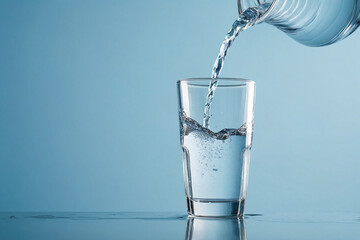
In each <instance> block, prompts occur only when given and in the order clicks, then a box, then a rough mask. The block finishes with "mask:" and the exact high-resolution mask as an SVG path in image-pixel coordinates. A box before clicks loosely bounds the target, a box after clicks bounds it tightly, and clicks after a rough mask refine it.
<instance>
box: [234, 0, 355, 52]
mask: <svg viewBox="0 0 360 240" xmlns="http://www.w3.org/2000/svg"><path fill="white" fill-rule="evenodd" d="M237 1H238V9H239V14H241V13H242V12H243V11H245V10H246V9H247V8H249V7H257V6H259V5H262V4H264V5H265V6H267V10H266V11H265V12H264V13H263V15H262V16H261V17H260V18H259V19H258V20H257V23H260V22H266V23H269V24H271V25H274V26H276V27H277V28H279V29H280V30H282V31H283V32H285V33H286V34H288V35H289V36H290V37H292V38H293V39H295V40H296V41H298V42H300V43H302V44H304V45H307V46H312V47H319V46H326V45H329V44H332V43H335V42H337V41H339V40H341V39H343V38H345V37H347V36H349V35H350V34H351V33H353V32H354V31H355V30H356V28H357V27H359V25H360V0H237ZM264 5H263V6H264Z"/></svg>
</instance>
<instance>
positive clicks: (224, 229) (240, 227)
mask: <svg viewBox="0 0 360 240" xmlns="http://www.w3.org/2000/svg"><path fill="white" fill-rule="evenodd" d="M190 239H191V240H202V239H203V240H225V239H226V240H246V228H245V219H243V218H202V217H201V218H197V217H188V219H187V223H186V240H190Z"/></svg>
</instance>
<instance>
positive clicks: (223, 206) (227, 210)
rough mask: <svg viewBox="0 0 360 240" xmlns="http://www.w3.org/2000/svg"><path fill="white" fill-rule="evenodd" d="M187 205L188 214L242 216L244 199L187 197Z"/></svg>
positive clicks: (197, 215)
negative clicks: (228, 199)
mask: <svg viewBox="0 0 360 240" xmlns="http://www.w3.org/2000/svg"><path fill="white" fill-rule="evenodd" d="M186 200H187V207H188V213H189V215H192V216H195V217H215V218H220V217H221V218H223V217H243V216H244V212H245V200H244V199H242V200H240V201H226V200H215V199H189V198H186Z"/></svg>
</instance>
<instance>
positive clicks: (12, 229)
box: [0, 212, 360, 240]
mask: <svg viewBox="0 0 360 240" xmlns="http://www.w3.org/2000/svg"><path fill="white" fill-rule="evenodd" d="M0 239H4V240H5V239H6V240H12V239H16V240H21V239H99V240H100V239H110V240H111V239H117V240H119V239H222V240H223V239H241V240H257V239H267V240H271V239H276V240H280V239H302V240H303V239H307V240H308V239H327V240H329V239H360V214H359V213H300V214H299V213H296V214H295V213H292V214H290V213H286V214H279V213H276V214H247V215H246V217H245V219H243V220H241V219H207V218H191V217H188V216H187V215H186V213H169V212H167V213H160V212H113V213H112V212H107V213H100V212H96V213H90V212H89V213H76V212H57V213H55V212H53V213H50V212H49V213H30V212H29V213H0Z"/></svg>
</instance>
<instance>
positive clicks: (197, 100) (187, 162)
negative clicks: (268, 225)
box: [177, 78, 255, 217]
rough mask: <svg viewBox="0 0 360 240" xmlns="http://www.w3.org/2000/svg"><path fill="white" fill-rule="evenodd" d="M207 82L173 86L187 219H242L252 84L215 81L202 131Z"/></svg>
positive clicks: (252, 97)
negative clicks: (175, 96)
mask: <svg viewBox="0 0 360 240" xmlns="http://www.w3.org/2000/svg"><path fill="white" fill-rule="evenodd" d="M210 80H211V79H210V78H196V79H195V78H194V79H184V80H180V81H178V82H177V87H178V96H179V118H180V140H181V147H182V151H183V171H184V181H185V193H186V199H187V208H188V213H189V215H193V216H199V217H201V216H203V217H235V216H237V217H242V216H243V215H244V209H245V198H246V191H247V184H248V176H249V161H250V149H251V144H252V133H253V122H254V95H255V82H253V81H251V80H244V79H236V78H219V79H218V86H217V88H216V90H215V92H214V98H213V101H212V103H211V105H210V113H211V115H210V119H209V125H208V128H205V127H203V126H202V122H203V118H204V106H205V99H206V96H207V94H208V86H209V83H210Z"/></svg>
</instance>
